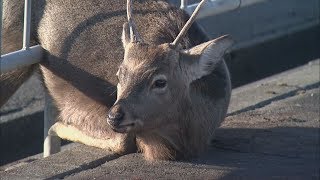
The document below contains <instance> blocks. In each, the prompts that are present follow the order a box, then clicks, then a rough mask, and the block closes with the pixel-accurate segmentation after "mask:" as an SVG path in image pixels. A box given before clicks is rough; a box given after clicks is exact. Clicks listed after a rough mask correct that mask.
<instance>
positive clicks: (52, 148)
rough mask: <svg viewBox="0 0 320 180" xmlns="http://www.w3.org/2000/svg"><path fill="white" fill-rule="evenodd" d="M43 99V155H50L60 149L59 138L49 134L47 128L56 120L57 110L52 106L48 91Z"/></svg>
mask: <svg viewBox="0 0 320 180" xmlns="http://www.w3.org/2000/svg"><path fill="white" fill-rule="evenodd" d="M45 101H46V105H45V108H44V129H43V133H44V142H43V157H47V156H50V155H51V154H55V153H57V152H59V151H60V150H61V139H60V138H59V137H58V136H50V135H49V134H48V131H49V129H50V128H51V126H52V125H53V124H54V123H55V122H56V117H57V110H56V108H55V107H54V105H53V103H52V99H51V97H50V95H49V94H48V92H46V93H45Z"/></svg>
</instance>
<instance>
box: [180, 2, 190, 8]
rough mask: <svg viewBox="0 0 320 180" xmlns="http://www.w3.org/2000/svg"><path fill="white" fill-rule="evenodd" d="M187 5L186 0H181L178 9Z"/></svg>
mask: <svg viewBox="0 0 320 180" xmlns="http://www.w3.org/2000/svg"><path fill="white" fill-rule="evenodd" d="M187 6H188V0H181V3H180V9H185V8H186V7H187Z"/></svg>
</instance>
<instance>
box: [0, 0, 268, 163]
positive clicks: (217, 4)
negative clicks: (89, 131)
mask: <svg viewBox="0 0 320 180" xmlns="http://www.w3.org/2000/svg"><path fill="white" fill-rule="evenodd" d="M261 1H265V0H208V2H206V4H205V5H204V7H203V8H202V9H201V11H200V13H199V14H198V16H197V18H203V17H207V16H212V15H216V14H219V13H223V12H227V11H231V10H235V9H237V8H241V7H244V6H248V5H251V4H254V3H258V2H261ZM197 5H198V3H196V4H191V5H188V0H181V5H180V8H181V9H184V10H185V11H186V12H187V13H189V14H192V12H193V11H194V9H195V8H196V7H197ZM2 10H3V1H2V0H0V55H1V57H0V73H6V72H8V71H11V70H14V69H17V68H21V67H24V66H28V65H32V64H35V63H39V62H40V61H41V59H42V57H43V50H42V48H41V46H40V45H36V46H32V47H30V25H31V23H30V22H31V0H25V8H24V28H23V46H22V47H23V48H22V49H21V50H19V51H15V52H11V53H8V54H5V55H2V53H1V48H2V47H1V45H2V44H1V42H2V39H1V35H2V19H3V16H2ZM45 99H46V107H45V112H44V114H45V115H44V138H45V139H44V156H45V157H46V156H49V155H50V154H53V153H56V152H58V151H60V139H57V137H51V136H48V130H49V129H50V127H51V125H52V124H53V123H54V122H55V113H54V108H53V106H52V104H51V99H50V97H49V96H48V95H47V94H46V98H45Z"/></svg>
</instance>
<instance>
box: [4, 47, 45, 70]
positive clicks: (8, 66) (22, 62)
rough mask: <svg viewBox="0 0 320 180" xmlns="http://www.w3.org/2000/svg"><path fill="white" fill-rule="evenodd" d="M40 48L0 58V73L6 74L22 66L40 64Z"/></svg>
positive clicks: (32, 48)
mask: <svg viewBox="0 0 320 180" xmlns="http://www.w3.org/2000/svg"><path fill="white" fill-rule="evenodd" d="M42 52H43V51H42V48H41V46H39V45H37V46H33V47H30V48H29V50H19V51H15V52H12V53H8V54H5V55H3V56H1V61H0V72H1V73H6V72H8V71H11V70H14V69H18V68H21V67H24V66H28V65H31V64H35V63H38V62H40V60H41V58H42Z"/></svg>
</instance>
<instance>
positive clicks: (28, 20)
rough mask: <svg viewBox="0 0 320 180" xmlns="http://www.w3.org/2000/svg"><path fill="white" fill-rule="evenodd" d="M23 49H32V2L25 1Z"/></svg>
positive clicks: (29, 0)
mask: <svg viewBox="0 0 320 180" xmlns="http://www.w3.org/2000/svg"><path fill="white" fill-rule="evenodd" d="M24 3H25V4H24V25H23V46H22V48H23V49H26V50H27V49H29V47H30V23H31V0H25V1H24Z"/></svg>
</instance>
